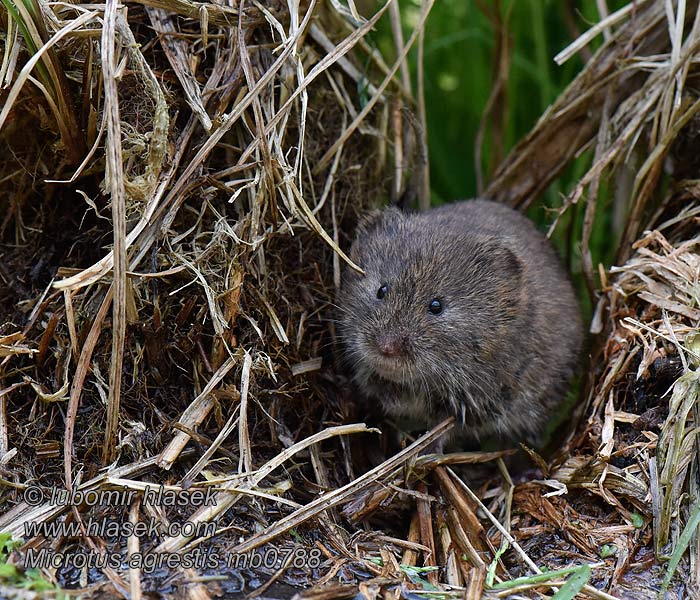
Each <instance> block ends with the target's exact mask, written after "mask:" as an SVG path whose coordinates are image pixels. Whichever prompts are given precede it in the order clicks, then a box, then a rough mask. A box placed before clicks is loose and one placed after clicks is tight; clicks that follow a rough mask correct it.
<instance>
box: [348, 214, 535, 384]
mask: <svg viewBox="0 0 700 600" xmlns="http://www.w3.org/2000/svg"><path fill="white" fill-rule="evenodd" d="M465 229H468V223H455V224H449V223H448V224H446V223H443V222H441V221H438V222H436V221H435V220H432V221H431V219H430V217H427V216H426V215H420V214H418V215H405V214H403V213H401V212H400V211H398V210H397V209H387V210H384V211H381V212H376V213H373V214H371V215H370V216H369V217H368V218H366V219H365V220H364V221H363V222H362V223H361V224H360V225H359V227H358V232H357V236H356V239H355V241H354V243H353V245H352V248H351V252H350V254H351V257H352V259H353V260H354V261H355V262H357V263H358V264H359V265H360V266H361V267H362V268H363V270H364V271H365V275H364V276H362V275H360V274H357V273H355V272H354V271H350V270H349V269H348V270H347V271H346V272H345V280H344V283H343V288H342V292H341V295H340V297H339V308H340V311H341V319H340V333H341V336H342V338H343V343H344V345H345V348H346V351H347V356H348V358H349V361H350V363H351V365H352V366H353V368H354V370H355V375H356V378H357V379H358V380H359V381H360V382H361V383H362V382H363V380H364V381H365V382H366V381H367V380H368V379H369V378H370V377H375V378H376V377H377V376H378V377H380V378H382V379H385V380H389V381H392V382H395V383H397V384H401V385H405V386H409V387H412V388H420V387H423V388H425V389H433V390H434V389H436V388H439V387H445V386H451V387H455V381H456V378H460V377H461V378H464V377H469V374H470V373H473V377H474V378H475V379H476V380H478V379H479V377H480V374H479V372H478V371H479V368H480V364H481V365H483V364H484V363H485V362H486V361H488V360H489V359H491V360H492V359H493V358H492V357H493V353H494V351H495V350H494V349H495V347H496V346H495V344H497V343H498V340H499V338H500V337H502V332H503V329H504V328H507V326H508V323H509V322H510V321H512V319H513V318H514V315H515V314H517V312H518V310H519V308H518V305H519V303H520V278H521V275H522V265H521V263H520V261H519V259H518V258H517V257H516V256H515V255H514V254H513V252H511V251H510V250H509V249H508V248H506V247H505V246H504V245H503V244H501V243H500V242H499V240H498V239H494V237H493V236H490V237H489V236H483V235H482V236H479V235H468V234H467V235H465ZM467 233H468V232H467Z"/></svg>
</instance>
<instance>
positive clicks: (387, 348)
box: [377, 333, 408, 357]
mask: <svg viewBox="0 0 700 600" xmlns="http://www.w3.org/2000/svg"><path fill="white" fill-rule="evenodd" d="M407 345H408V337H407V336H405V335H401V334H397V333H380V334H379V335H377V348H378V349H379V352H381V353H382V354H383V355H384V356H391V357H395V356H401V355H403V354H406V347H407Z"/></svg>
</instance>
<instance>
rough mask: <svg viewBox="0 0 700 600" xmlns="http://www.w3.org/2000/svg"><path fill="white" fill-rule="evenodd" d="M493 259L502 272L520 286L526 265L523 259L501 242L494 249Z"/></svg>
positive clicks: (515, 284)
mask: <svg viewBox="0 0 700 600" xmlns="http://www.w3.org/2000/svg"><path fill="white" fill-rule="evenodd" d="M492 256H493V259H494V261H495V263H496V268H498V269H499V270H500V271H501V273H503V274H504V275H505V276H506V277H507V279H508V280H509V281H510V282H512V283H513V284H514V286H516V287H520V281H521V279H522V276H523V270H524V268H525V267H524V265H523V261H522V260H520V258H519V257H518V256H517V255H516V254H515V253H514V252H513V251H512V250H511V249H510V248H506V247H505V246H501V245H500V244H498V245H495V247H494V249H493V254H492Z"/></svg>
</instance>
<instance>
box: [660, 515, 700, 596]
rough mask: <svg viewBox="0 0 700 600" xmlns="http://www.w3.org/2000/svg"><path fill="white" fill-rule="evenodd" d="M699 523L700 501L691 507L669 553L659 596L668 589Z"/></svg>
mask: <svg viewBox="0 0 700 600" xmlns="http://www.w3.org/2000/svg"><path fill="white" fill-rule="evenodd" d="M699 524H700V502H696V503H695V506H694V507H693V512H692V513H690V518H689V519H688V522H687V523H686V524H685V527H684V529H683V533H682V534H681V537H680V539H679V540H678V543H677V544H676V547H675V548H674V549H673V553H672V554H671V558H670V559H669V561H668V569H667V570H666V576H665V577H664V580H663V583H662V584H661V590H660V591H659V598H663V597H664V595H665V594H666V590H667V589H668V586H669V584H670V583H671V579H672V577H673V574H674V573H675V572H676V569H677V568H678V563H680V562H681V558H682V557H683V554H684V553H685V551H686V549H687V548H688V546H689V545H690V540H691V539H692V537H693V534H694V533H695V530H696V529H697V528H698V525H699Z"/></svg>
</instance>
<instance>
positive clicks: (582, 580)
mask: <svg viewBox="0 0 700 600" xmlns="http://www.w3.org/2000/svg"><path fill="white" fill-rule="evenodd" d="M590 579H591V567H589V566H588V565H581V566H580V567H579V568H578V570H577V571H576V572H575V573H574V574H573V575H572V576H571V577H569V579H568V580H567V581H566V583H565V584H564V585H563V587H562V588H561V589H560V590H559V591H558V592H557V593H556V594H554V596H552V600H573V599H574V598H575V597H576V594H578V593H579V592H580V591H581V590H582V589H583V586H584V585H586V584H587V583H588V582H589V580H590Z"/></svg>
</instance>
